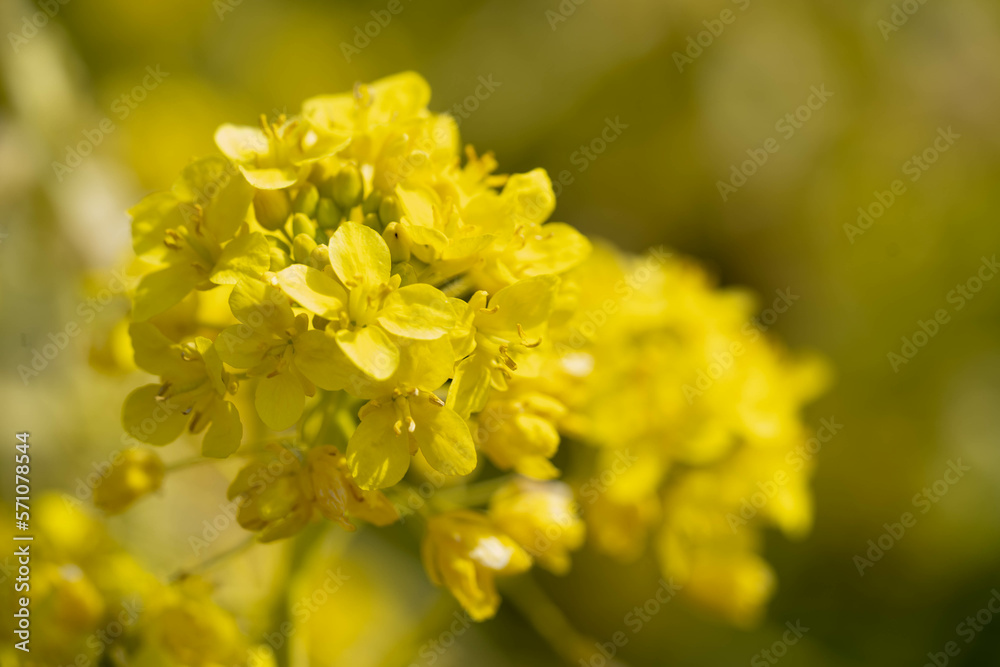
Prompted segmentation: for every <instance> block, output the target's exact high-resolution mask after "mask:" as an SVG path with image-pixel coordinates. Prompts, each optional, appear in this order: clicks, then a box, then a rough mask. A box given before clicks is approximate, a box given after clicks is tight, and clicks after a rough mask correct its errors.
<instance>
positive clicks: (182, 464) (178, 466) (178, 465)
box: [163, 456, 213, 472]
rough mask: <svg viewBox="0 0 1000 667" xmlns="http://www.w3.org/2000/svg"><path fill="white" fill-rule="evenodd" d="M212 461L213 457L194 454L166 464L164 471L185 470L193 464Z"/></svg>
mask: <svg viewBox="0 0 1000 667" xmlns="http://www.w3.org/2000/svg"><path fill="white" fill-rule="evenodd" d="M212 462H213V461H212V459H207V458H205V457H204V456H192V457H190V458H187V459H181V460H180V461H174V462H173V463H168V464H166V465H165V466H164V468H163V471H164V472H177V471H178V470H183V469H184V468H190V467H192V466H197V465H204V464H206V463H212Z"/></svg>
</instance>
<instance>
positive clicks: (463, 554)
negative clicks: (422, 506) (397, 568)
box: [421, 510, 531, 621]
mask: <svg viewBox="0 0 1000 667" xmlns="http://www.w3.org/2000/svg"><path fill="white" fill-rule="evenodd" d="M421 554H422V556H423V561H424V568H425V569H426V570H427V574H428V576H430V578H431V581H433V582H434V583H435V584H436V585H438V586H446V587H447V588H448V590H450V591H451V593H452V595H454V596H455V598H456V599H457V600H458V601H459V603H460V604H461V605H462V607H463V608H464V609H465V610H466V611H467V612H468V613H469V616H471V617H472V619H473V620H476V621H483V620H486V619H488V618H492V617H493V615H494V614H496V611H497V607H499V606H500V596H499V595H498V594H497V590H496V584H495V583H494V578H495V577H497V576H508V575H514V574H520V573H521V572H524V571H526V570H528V568H530V567H531V556H529V555H528V553H527V552H526V551H525V550H524V549H523V548H522V547H521V546H520V545H519V544H518V543H517V542H515V541H514V539H513V538H511V537H510V536H509V535H506V534H505V533H503V532H502V531H501V530H499V529H498V528H497V527H496V526H495V525H494V524H493V522H491V521H490V519H489V518H487V517H486V516H484V515H483V514H479V513H477V512H469V511H464V510H463V511H456V512H448V513H446V514H439V515H437V516H435V517H433V518H432V519H431V520H430V521H429V522H428V524H427V534H426V535H425V536H424V541H423V546H422V549H421Z"/></svg>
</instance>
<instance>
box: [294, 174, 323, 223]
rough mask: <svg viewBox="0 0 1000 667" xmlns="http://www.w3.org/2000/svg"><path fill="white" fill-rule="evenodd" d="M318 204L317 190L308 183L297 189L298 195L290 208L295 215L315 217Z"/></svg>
mask: <svg viewBox="0 0 1000 667" xmlns="http://www.w3.org/2000/svg"><path fill="white" fill-rule="evenodd" d="M317 204H319V190H317V189H316V186H315V185H313V184H312V183H309V182H308V181H307V182H306V183H304V184H303V185H302V187H301V188H299V193H298V194H297V195H295V202H294V203H293V204H292V208H293V209H294V210H295V212H296V213H302V214H304V215H307V216H313V215H316V205H317Z"/></svg>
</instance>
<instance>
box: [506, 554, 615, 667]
mask: <svg viewBox="0 0 1000 667" xmlns="http://www.w3.org/2000/svg"><path fill="white" fill-rule="evenodd" d="M503 595H504V598H505V599H508V600H510V602H511V603H512V604H513V605H514V606H515V607H517V610H518V611H519V612H520V613H521V616H523V617H524V619H525V620H527V621H528V623H530V624H531V626H532V627H533V628H534V629H535V632H537V633H538V634H539V636H541V637H542V638H543V639H544V640H545V641H546V642H548V644H549V646H550V647H552V650H553V651H554V652H555V653H556V654H558V655H559V657H561V658H562V659H563V660H564V661H566V662H567V663H568V664H570V665H574V666H575V665H579V664H580V663H581V662H582V663H583V664H590V659H591V658H592V657H593V656H594V652H595V651H596V649H595V644H596V643H597V642H595V640H593V639H591V638H590V637H587V636H586V635H583V634H580V632H579V631H577V629H576V628H574V627H573V625H572V624H571V623H570V622H569V619H567V618H566V615H565V614H563V612H562V610H561V609H559V607H558V606H556V604H555V603H554V602H553V601H552V600H551V599H550V598H549V596H548V595H546V593H545V591H544V590H542V588H541V586H539V585H538V582H537V581H535V579H534V577H532V576H531V575H530V574H527V575H525V576H523V577H516V578H513V579H508V580H505V581H504V587H503ZM606 664H607V665H608V667H626V665H625V663H623V662H621V661H620V660H609V661H608V662H607V663H606Z"/></svg>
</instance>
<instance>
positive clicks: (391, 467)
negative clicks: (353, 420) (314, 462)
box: [347, 403, 410, 490]
mask: <svg viewBox="0 0 1000 667" xmlns="http://www.w3.org/2000/svg"><path fill="white" fill-rule="evenodd" d="M396 420H397V417H396V410H395V408H394V406H393V405H392V403H387V404H386V405H383V406H381V407H378V408H376V409H374V410H372V411H370V412H368V413H367V414H366V415H365V416H364V418H363V419H362V420H361V423H360V424H358V428H357V429H355V431H354V435H352V436H351V440H350V442H349V443H348V444H347V465H348V466H349V467H350V469H351V475H352V476H353V477H354V480H355V481H356V482H357V483H358V486H360V487H361V488H362V489H369V490H371V489H383V488H385V487H388V486H392V485H393V484H395V483H396V482H398V481H399V480H401V479H403V475H405V474H406V470H407V468H409V467H410V448H409V443H408V434H407V432H406V430H405V429H403V430H402V432H401V434H399V435H397V434H396V432H395V430H394V429H393V426H394V424H395V423H396Z"/></svg>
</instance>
